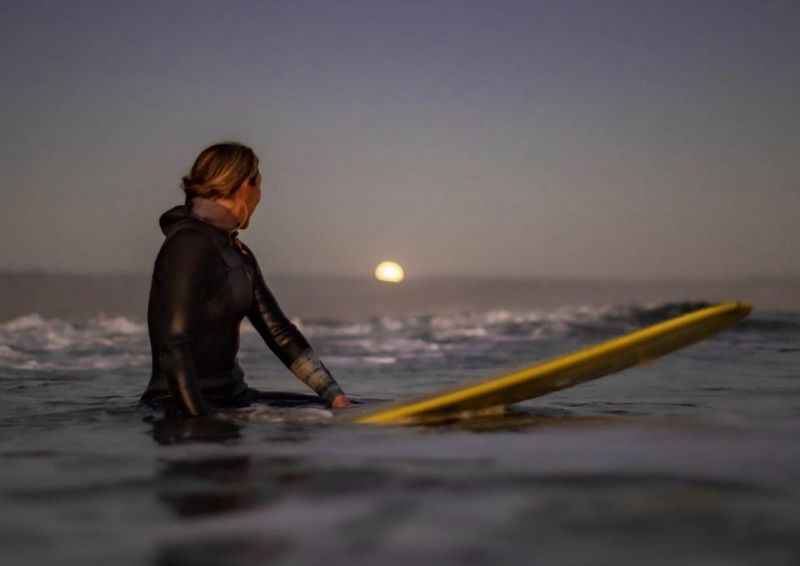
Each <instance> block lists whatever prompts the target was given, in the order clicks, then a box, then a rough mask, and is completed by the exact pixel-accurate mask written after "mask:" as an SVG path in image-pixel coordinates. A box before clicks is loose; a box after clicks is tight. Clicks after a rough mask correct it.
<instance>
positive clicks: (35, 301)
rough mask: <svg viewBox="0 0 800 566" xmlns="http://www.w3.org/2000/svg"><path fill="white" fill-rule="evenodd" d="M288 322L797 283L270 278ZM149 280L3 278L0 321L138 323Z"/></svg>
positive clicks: (791, 294) (752, 297) (644, 299)
mask: <svg viewBox="0 0 800 566" xmlns="http://www.w3.org/2000/svg"><path fill="white" fill-rule="evenodd" d="M266 279H267V282H268V284H269V285H270V288H271V289H272V291H273V292H274V293H275V295H276V297H277V298H278V300H279V301H280V304H281V306H282V307H283V309H284V310H285V311H286V313H287V314H289V316H293V317H299V318H325V317H332V318H337V319H343V320H363V319H365V318H369V317H372V316H394V317H404V316H411V315H419V314H439V313H452V312H467V311H489V310H494V309H505V310H513V311H530V310H554V309H557V308H560V307H565V306H571V307H576V306H577V307H580V306H599V305H627V304H655V303H666V302H720V301H729V300H743V301H747V302H750V303H752V304H753V305H754V307H755V308H756V310H758V309H764V310H789V311H800V278H787V279H779V278H768V277H762V278H749V279H740V280H722V279H716V280H712V279H709V280H697V279H694V280H692V279H683V280H681V279H672V280H670V279H663V280H655V279H653V280H621V279H620V280H610V279H606V280H603V279H588V278H587V279H578V278H533V277H532V278H521V277H517V278H513V277H494V278H488V277H468V276H455V275H453V276H431V277H420V278H416V279H415V278H409V279H408V280H407V281H406V282H404V283H401V284H399V285H394V284H387V283H379V282H377V281H375V280H374V279H371V278H369V277H345V276H335V275H333V276H332V275H296V274H294V275H293V274H284V275H269V274H266ZM149 287H150V276H149V275H145V274H141V273H106V274H100V273H94V274H76V273H66V274H65V273H60V274H54V273H44V272H40V271H13V272H10V271H4V272H3V271H0V321H5V320H9V319H13V318H16V317H19V316H24V315H28V314H33V313H37V314H40V315H42V316H45V317H58V318H65V319H69V320H85V319H87V318H90V317H91V316H94V315H97V314H100V313H103V314H108V315H124V316H129V317H132V318H134V319H137V320H143V319H144V318H145V316H146V312H147V298H148V292H149Z"/></svg>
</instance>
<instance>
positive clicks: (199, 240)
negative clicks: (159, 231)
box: [157, 222, 217, 263]
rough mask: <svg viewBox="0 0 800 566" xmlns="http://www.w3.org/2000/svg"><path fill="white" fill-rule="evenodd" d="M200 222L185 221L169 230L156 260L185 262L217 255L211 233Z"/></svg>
mask: <svg viewBox="0 0 800 566" xmlns="http://www.w3.org/2000/svg"><path fill="white" fill-rule="evenodd" d="M200 224H201V223H200V222H186V223H185V225H182V226H179V227H176V229H175V230H173V231H171V232H170V233H169V234H168V235H167V237H166V239H165V240H164V243H163V244H162V245H161V250H160V251H159V254H158V259H157V261H158V260H169V261H170V263H173V262H175V261H177V260H180V262H181V263H185V262H189V261H198V260H201V259H203V258H206V257H209V256H214V255H217V253H216V245H215V243H214V241H213V234H209V233H208V231H207V230H205V229H204V228H203V226H201V225H200Z"/></svg>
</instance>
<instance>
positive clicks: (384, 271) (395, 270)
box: [375, 261, 405, 283]
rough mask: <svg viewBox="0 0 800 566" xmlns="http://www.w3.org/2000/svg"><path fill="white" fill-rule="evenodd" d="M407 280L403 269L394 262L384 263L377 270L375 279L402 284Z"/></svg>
mask: <svg viewBox="0 0 800 566" xmlns="http://www.w3.org/2000/svg"><path fill="white" fill-rule="evenodd" d="M403 278H405V273H404V272H403V268H402V267H400V264H399V263H395V262H393V261H382V262H381V263H379V264H378V267H376V268H375V279H377V280H378V281H385V282H387V283H400V282H401V281H402V280H403Z"/></svg>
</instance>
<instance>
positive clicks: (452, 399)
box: [353, 302, 751, 424]
mask: <svg viewBox="0 0 800 566" xmlns="http://www.w3.org/2000/svg"><path fill="white" fill-rule="evenodd" d="M750 311H751V306H750V305H749V304H747V303H743V302H730V303H722V304H718V305H715V306H711V307H706V308H703V309H700V310H697V311H694V312H691V313H687V314H684V315H681V316H678V317H675V318H672V319H669V320H666V321H664V322H660V323H658V324H654V325H652V326H648V327H646V328H643V329H640V330H636V331H634V332H631V333H629V334H626V335H623V336H620V337H618V338H614V339H612V340H609V341H607V342H603V343H601V344H598V345H595V346H590V347H588V348H584V349H581V350H578V351H577V352H574V353H571V354H567V355H564V356H558V357H555V358H552V359H549V360H546V361H543V362H540V363H537V364H535V365H532V366H530V367H526V368H523V369H520V370H517V371H513V372H511V373H507V374H503V375H499V376H495V377H492V378H489V379H484V380H482V381H480V382H478V383H474V384H472V385H467V386H461V387H457V388H453V389H449V390H446V391H442V392H439V393H436V394H433V395H428V396H426V397H424V398H421V399H417V400H415V401H410V402H401V403H394V404H392V405H390V406H389V407H384V408H383V409H379V410H377V411H372V412H369V413H367V414H364V415H361V416H358V417H356V418H355V419H353V422H355V423H360V424H408V423H410V422H415V421H418V420H419V419H423V420H424V419H429V418H431V417H436V416H437V415H441V414H448V415H451V414H458V413H469V414H475V413H478V414H480V413H485V412H492V411H496V410H497V409H498V408H499V407H503V406H507V405H511V404H514V403H519V402H520V401H525V400H527V399H532V398H534V397H539V396H541V395H545V394H547V393H552V392H554V391H559V390H561V389H566V388H568V387H572V386H575V385H578V384H579V383H583V382H585V381H590V380H593V379H598V378H600V377H603V376H606V375H609V374H611V373H616V372H619V371H622V370H624V369H627V368H630V367H633V366H637V365H642V364H645V363H648V362H650V361H651V360H654V359H656V358H658V357H661V356H663V355H665V354H668V353H670V352H673V351H675V350H678V349H680V348H683V347H686V346H688V345H690V344H694V343H696V342H699V341H700V340H703V339H705V338H707V337H709V336H711V335H713V334H716V333H717V332H719V331H721V330H724V329H726V328H728V327H730V326H732V325H734V324H735V323H736V322H738V321H739V320H741V319H742V318H744V317H746V316H747V315H748V314H749V313H750Z"/></svg>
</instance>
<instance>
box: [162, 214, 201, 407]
mask: <svg viewBox="0 0 800 566" xmlns="http://www.w3.org/2000/svg"><path fill="white" fill-rule="evenodd" d="M211 246H213V244H212V243H211V242H209V240H208V237H207V236H206V235H204V234H202V233H200V232H197V231H195V230H189V229H184V230H181V231H179V232H178V233H177V234H175V235H174V236H172V237H171V238H170V239H169V240H168V241H167V243H166V244H165V245H164V247H163V248H162V250H161V253H159V255H158V258H157V259H156V265H155V274H154V279H155V281H154V284H155V285H157V288H156V292H157V293H158V301H157V304H158V305H159V306H160V308H159V310H158V312H157V313H156V320H157V324H158V325H159V328H158V330H157V333H156V336H157V339H158V341H159V343H158V350H159V357H158V363H159V371H160V372H161V373H162V374H164V376H165V377H166V381H167V384H168V386H169V389H170V392H171V393H172V396H173V397H174V398H175V399H176V400H177V401H178V403H179V404H180V406H181V407H182V408H183V410H184V411H185V412H186V413H187V414H188V415H189V416H200V415H207V414H209V412H210V409H209V407H208V405H207V404H206V403H205V401H204V400H203V396H202V394H201V393H200V387H199V385H198V383H197V378H196V375H197V373H196V369H195V363H194V356H193V354H192V349H191V344H192V329H193V328H194V327H195V326H196V323H197V322H196V321H197V315H198V313H199V312H201V310H202V308H203V306H202V304H203V301H204V300H205V298H206V297H205V294H206V288H205V285H204V283H205V282H206V281H207V278H208V272H207V270H208V262H209V259H210V258H213V257H214V256H213V249H212V248H211Z"/></svg>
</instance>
